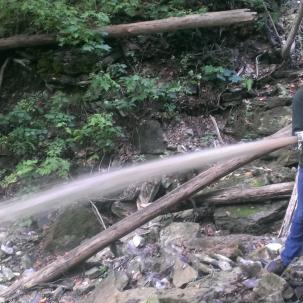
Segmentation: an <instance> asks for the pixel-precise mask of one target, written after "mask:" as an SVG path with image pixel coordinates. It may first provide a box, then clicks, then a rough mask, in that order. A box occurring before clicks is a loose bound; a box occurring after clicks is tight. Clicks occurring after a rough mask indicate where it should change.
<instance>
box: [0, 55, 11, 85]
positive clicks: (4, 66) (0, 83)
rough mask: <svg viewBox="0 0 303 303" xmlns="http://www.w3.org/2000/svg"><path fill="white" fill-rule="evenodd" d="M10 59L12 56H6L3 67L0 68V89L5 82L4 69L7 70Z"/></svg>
mask: <svg viewBox="0 0 303 303" xmlns="http://www.w3.org/2000/svg"><path fill="white" fill-rule="evenodd" d="M9 61H10V58H6V59H5V61H4V63H3V64H2V66H1V69H0V90H1V87H2V83H3V75H4V71H5V69H6V67H7V64H8V62H9Z"/></svg>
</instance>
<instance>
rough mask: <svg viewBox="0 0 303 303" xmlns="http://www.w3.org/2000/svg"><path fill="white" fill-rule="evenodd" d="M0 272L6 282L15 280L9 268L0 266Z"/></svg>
mask: <svg viewBox="0 0 303 303" xmlns="http://www.w3.org/2000/svg"><path fill="white" fill-rule="evenodd" d="M1 271H2V274H3V275H4V278H5V280H6V281H11V280H13V279H14V278H15V274H14V273H13V271H12V270H11V269H10V268H8V267H5V266H2V268H1Z"/></svg>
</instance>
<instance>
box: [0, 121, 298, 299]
mask: <svg viewBox="0 0 303 303" xmlns="http://www.w3.org/2000/svg"><path fill="white" fill-rule="evenodd" d="M290 133H291V128H290V126H288V127H286V128H284V129H282V130H280V131H279V132H277V133H276V134H274V135H273V136H271V137H267V138H268V139H274V138H283V137H285V136H289V135H290ZM294 140H295V138H292V139H291V142H290V140H282V141H281V140H279V141H280V142H273V141H272V140H271V141H269V142H268V144H266V145H265V146H264V148H263V149H262V150H260V149H259V150H258V151H256V152H251V154H249V155H246V156H242V157H239V158H237V159H233V160H229V161H225V162H224V163H219V164H216V165H214V166H213V167H211V168H209V169H208V170H206V171H204V172H202V173H200V174H199V175H197V176H196V177H194V178H193V179H191V180H189V181H188V182H186V183H184V184H183V185H181V186H180V187H178V188H176V189H175V190H173V191H172V192H170V193H168V194H167V195H165V196H164V197H162V198H160V199H158V200H157V201H155V202H154V203H152V204H151V205H150V206H148V207H146V208H143V209H141V210H139V211H137V212H136V213H134V214H132V215H130V216H129V217H126V218H125V219H123V220H121V221H120V222H118V223H116V224H114V225H112V226H111V227H109V228H108V229H106V230H105V231H103V232H101V233H99V234H98V235H96V236H94V237H93V238H91V239H90V240H88V241H86V242H85V243H83V244H81V245H79V246H78V247H76V248H74V249H73V250H71V251H70V252H68V253H66V254H65V255H64V256H60V257H58V258H57V259H56V260H55V261H54V262H52V263H50V264H49V265H47V266H46V267H44V268H42V269H40V270H39V271H38V272H36V273H35V274H33V275H32V276H31V277H28V278H23V279H20V280H19V281H17V282H15V283H14V284H13V285H11V286H10V287H9V288H8V289H7V290H6V291H4V292H3V293H1V294H0V295H1V296H9V295H12V294H13V293H15V292H16V290H18V289H20V288H31V287H34V286H37V285H39V284H40V283H44V282H48V281H51V280H53V279H55V278H57V277H58V276H60V275H62V274H63V273H64V272H67V271H68V270H69V269H71V268H72V267H73V266H75V265H77V264H78V263H80V262H82V261H84V260H86V259H88V258H89V257H91V256H92V255H94V254H95V253H97V252H98V251H100V250H101V249H103V248H105V247H107V246H108V245H110V244H112V243H113V242H114V241H116V240H118V239H120V238H122V237H123V236H125V235H127V234H128V233H130V232H132V231H133V230H135V229H136V228H138V227H140V226H142V225H143V224H145V223H147V222H149V221H150V220H152V219H154V218H156V217H157V216H159V215H161V214H163V213H165V212H167V211H168V210H169V209H171V208H172V207H174V206H175V205H177V204H178V203H180V202H181V201H184V200H185V199H187V198H189V197H190V196H192V195H193V194H194V193H196V192H197V191H199V190H201V189H202V188H204V187H206V186H208V185H210V184H211V183H213V182H215V181H217V180H218V179H220V178H221V177H223V176H226V175H227V174H229V173H231V172H232V171H234V170H236V169H237V168H239V167H241V166H243V165H245V164H246V163H248V162H251V161H253V160H255V159H257V158H259V157H261V156H263V155H265V154H267V153H269V152H272V151H274V150H276V149H278V148H281V147H283V146H285V145H288V144H292V143H294V142H295V141H294Z"/></svg>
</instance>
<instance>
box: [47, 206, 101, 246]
mask: <svg viewBox="0 0 303 303" xmlns="http://www.w3.org/2000/svg"><path fill="white" fill-rule="evenodd" d="M101 230H102V227H101V225H100V223H99V221H98V220H97V218H96V216H95V215H94V213H93V212H92V210H91V209H90V208H88V207H83V206H81V207H79V206H78V207H77V206H75V207H69V208H67V209H65V210H64V211H63V212H62V213H61V214H60V215H59V216H58V217H57V218H56V221H55V222H54V223H53V224H52V225H51V226H50V228H49V229H48V230H47V234H46V236H45V239H44V247H45V249H47V250H48V251H50V252H63V251H66V250H69V249H72V248H74V247H75V246H77V245H79V244H80V243H81V241H83V240H85V239H87V238H89V237H92V236H94V235H95V234H97V233H98V232H100V231H101Z"/></svg>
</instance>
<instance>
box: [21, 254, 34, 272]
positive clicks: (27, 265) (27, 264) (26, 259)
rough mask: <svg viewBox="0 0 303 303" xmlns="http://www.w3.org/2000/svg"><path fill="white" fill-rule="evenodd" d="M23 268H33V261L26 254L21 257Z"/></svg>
mask: <svg viewBox="0 0 303 303" xmlns="http://www.w3.org/2000/svg"><path fill="white" fill-rule="evenodd" d="M21 267H22V268H23V269H29V268H32V267H33V260H32V258H31V257H30V256H29V255H27V254H25V255H23V256H22V257H21Z"/></svg>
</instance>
